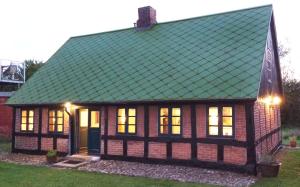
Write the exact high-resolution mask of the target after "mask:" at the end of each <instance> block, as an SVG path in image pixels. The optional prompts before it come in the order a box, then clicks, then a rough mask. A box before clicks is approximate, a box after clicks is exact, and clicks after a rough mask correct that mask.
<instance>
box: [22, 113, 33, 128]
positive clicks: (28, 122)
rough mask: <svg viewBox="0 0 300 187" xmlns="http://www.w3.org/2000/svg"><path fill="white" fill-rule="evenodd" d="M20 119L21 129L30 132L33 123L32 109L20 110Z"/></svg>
mask: <svg viewBox="0 0 300 187" xmlns="http://www.w3.org/2000/svg"><path fill="white" fill-rule="evenodd" d="M21 114H22V117H21V118H22V119H21V131H23V132H32V131H33V124H34V111H33V110H22V111H21Z"/></svg>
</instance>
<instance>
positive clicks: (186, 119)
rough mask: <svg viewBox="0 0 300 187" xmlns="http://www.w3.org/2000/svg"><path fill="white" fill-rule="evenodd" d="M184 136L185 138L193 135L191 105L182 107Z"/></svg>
mask: <svg viewBox="0 0 300 187" xmlns="http://www.w3.org/2000/svg"><path fill="white" fill-rule="evenodd" d="M182 136H183V137H184V138H191V137H192V124H191V106H189V105H184V106H183V107H182Z"/></svg>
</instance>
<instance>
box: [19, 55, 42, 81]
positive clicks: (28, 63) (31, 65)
mask: <svg viewBox="0 0 300 187" xmlns="http://www.w3.org/2000/svg"><path fill="white" fill-rule="evenodd" d="M24 63H25V74H26V75H25V76H26V80H28V79H29V78H30V77H31V76H32V75H33V74H34V73H35V72H36V71H37V70H38V69H39V68H41V67H42V66H43V65H44V63H43V62H42V61H37V60H25V61H24Z"/></svg>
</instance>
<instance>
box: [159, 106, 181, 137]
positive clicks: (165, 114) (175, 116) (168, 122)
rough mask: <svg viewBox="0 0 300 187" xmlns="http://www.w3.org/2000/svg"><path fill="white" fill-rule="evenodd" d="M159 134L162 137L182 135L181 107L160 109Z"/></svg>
mask: <svg viewBox="0 0 300 187" xmlns="http://www.w3.org/2000/svg"><path fill="white" fill-rule="evenodd" d="M159 133H160V134H161V135H180V134H181V108H179V107H176V108H175V107H174V108H173V107H163V108H160V111H159Z"/></svg>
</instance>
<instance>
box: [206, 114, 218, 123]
mask: <svg viewBox="0 0 300 187" xmlns="http://www.w3.org/2000/svg"><path fill="white" fill-rule="evenodd" d="M208 124H209V125H218V116H211V117H209V119H208Z"/></svg>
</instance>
